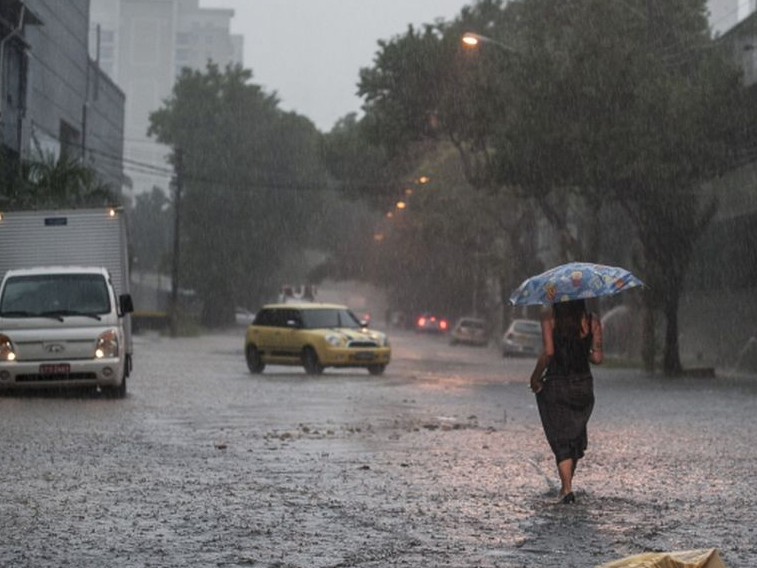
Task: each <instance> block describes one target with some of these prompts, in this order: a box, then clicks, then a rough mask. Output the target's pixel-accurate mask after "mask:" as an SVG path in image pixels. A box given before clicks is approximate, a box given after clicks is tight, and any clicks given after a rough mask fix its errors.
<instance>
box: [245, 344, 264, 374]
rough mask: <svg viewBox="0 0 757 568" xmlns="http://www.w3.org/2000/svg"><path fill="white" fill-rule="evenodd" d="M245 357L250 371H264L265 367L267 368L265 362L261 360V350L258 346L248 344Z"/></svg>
mask: <svg viewBox="0 0 757 568" xmlns="http://www.w3.org/2000/svg"><path fill="white" fill-rule="evenodd" d="M245 359H247V368H248V369H249V370H250V373H253V374H258V373H262V372H263V369H265V363H263V361H261V360H260V351H258V348H257V347H256V346H254V345H248V346H247V349H245Z"/></svg>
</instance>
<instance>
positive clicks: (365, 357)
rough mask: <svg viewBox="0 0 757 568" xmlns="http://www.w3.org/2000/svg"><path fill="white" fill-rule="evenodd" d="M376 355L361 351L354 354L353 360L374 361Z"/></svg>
mask: <svg viewBox="0 0 757 568" xmlns="http://www.w3.org/2000/svg"><path fill="white" fill-rule="evenodd" d="M375 358H376V355H374V354H373V353H370V352H369V351H362V352H360V353H355V359H357V360H358V361H370V360H372V359H375Z"/></svg>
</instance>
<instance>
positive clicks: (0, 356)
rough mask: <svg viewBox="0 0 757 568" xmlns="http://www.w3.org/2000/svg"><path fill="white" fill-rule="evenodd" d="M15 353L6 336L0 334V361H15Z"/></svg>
mask: <svg viewBox="0 0 757 568" xmlns="http://www.w3.org/2000/svg"><path fill="white" fill-rule="evenodd" d="M15 360H16V351H15V350H14V349H13V343H12V342H11V340H10V338H9V337H8V336H7V335H3V334H0V361H15Z"/></svg>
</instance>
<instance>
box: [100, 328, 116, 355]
mask: <svg viewBox="0 0 757 568" xmlns="http://www.w3.org/2000/svg"><path fill="white" fill-rule="evenodd" d="M103 357H118V334H117V333H116V330H115V329H109V330H108V331H103V332H102V333H101V334H100V337H98V338H97V344H96V345H95V359H102V358H103Z"/></svg>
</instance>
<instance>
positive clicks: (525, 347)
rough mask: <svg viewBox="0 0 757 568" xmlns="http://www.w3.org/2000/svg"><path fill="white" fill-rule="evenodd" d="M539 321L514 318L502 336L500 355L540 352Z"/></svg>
mask: <svg viewBox="0 0 757 568" xmlns="http://www.w3.org/2000/svg"><path fill="white" fill-rule="evenodd" d="M541 347H542V339H541V323H540V322H538V321H535V320H527V319H516V320H513V322H512V323H511V324H510V327H508V328H507V331H505V333H504V335H503V336H502V356H503V357H507V356H510V355H538V354H539V353H541Z"/></svg>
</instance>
